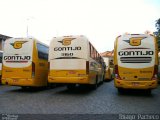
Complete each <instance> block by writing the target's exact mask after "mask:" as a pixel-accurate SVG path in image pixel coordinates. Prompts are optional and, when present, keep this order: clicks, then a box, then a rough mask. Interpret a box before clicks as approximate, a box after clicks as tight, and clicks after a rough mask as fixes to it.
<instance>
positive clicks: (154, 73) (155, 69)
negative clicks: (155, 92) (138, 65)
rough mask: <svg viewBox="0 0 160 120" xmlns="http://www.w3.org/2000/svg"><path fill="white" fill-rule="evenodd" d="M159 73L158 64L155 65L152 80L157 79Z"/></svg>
mask: <svg viewBox="0 0 160 120" xmlns="http://www.w3.org/2000/svg"><path fill="white" fill-rule="evenodd" d="M157 74H158V65H155V66H154V72H153V76H152V80H157Z"/></svg>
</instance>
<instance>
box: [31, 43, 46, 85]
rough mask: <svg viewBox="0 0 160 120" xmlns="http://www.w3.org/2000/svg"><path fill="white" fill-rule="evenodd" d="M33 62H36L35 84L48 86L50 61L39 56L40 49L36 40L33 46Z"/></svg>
mask: <svg viewBox="0 0 160 120" xmlns="http://www.w3.org/2000/svg"><path fill="white" fill-rule="evenodd" d="M33 63H34V64H35V68H34V69H35V76H32V77H33V79H34V85H35V86H47V76H48V61H47V60H43V59H39V58H38V49H37V42H36V41H35V42H34V48H33ZM32 67H33V66H32Z"/></svg>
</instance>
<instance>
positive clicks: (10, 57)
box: [4, 56, 31, 60]
mask: <svg viewBox="0 0 160 120" xmlns="http://www.w3.org/2000/svg"><path fill="white" fill-rule="evenodd" d="M30 59H31V56H4V60H30Z"/></svg>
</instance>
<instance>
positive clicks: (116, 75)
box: [114, 65, 121, 80]
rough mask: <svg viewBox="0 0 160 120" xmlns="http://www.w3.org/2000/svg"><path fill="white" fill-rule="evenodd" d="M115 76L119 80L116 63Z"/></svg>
mask: <svg viewBox="0 0 160 120" xmlns="http://www.w3.org/2000/svg"><path fill="white" fill-rule="evenodd" d="M114 67H115V78H116V79H119V80H121V77H120V76H119V71H118V65H115V66H114Z"/></svg>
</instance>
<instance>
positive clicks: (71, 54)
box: [61, 53, 73, 56]
mask: <svg viewBox="0 0 160 120" xmlns="http://www.w3.org/2000/svg"><path fill="white" fill-rule="evenodd" d="M61 55H62V56H73V53H62V54H61Z"/></svg>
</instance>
